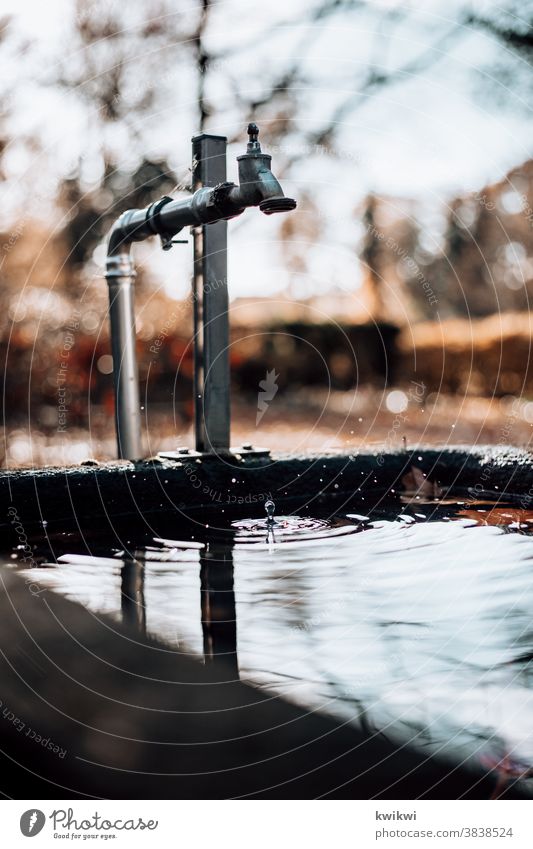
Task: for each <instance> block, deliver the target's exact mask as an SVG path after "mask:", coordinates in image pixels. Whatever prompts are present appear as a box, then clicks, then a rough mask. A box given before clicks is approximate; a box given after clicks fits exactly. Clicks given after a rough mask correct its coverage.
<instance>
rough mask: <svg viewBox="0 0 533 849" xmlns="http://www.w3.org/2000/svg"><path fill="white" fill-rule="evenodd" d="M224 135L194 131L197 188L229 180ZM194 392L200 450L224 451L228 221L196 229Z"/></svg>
mask: <svg viewBox="0 0 533 849" xmlns="http://www.w3.org/2000/svg"><path fill="white" fill-rule="evenodd" d="M226 147H227V139H226V137H225V136H213V135H208V134H207V133H202V134H201V135H198V136H194V137H193V140H192V154H193V163H194V168H193V187H194V188H195V189H199V188H205V187H214V186H217V185H222V184H224V183H225V181H226ZM193 294H194V350H195V356H194V366H195V368H194V394H195V420H196V421H195V439H196V450H197V451H210V452H212V453H215V454H216V453H225V452H227V451H228V450H229V445H230V416H231V412H230V368H229V316H228V311H229V297H228V224H227V222H226V221H217V222H216V223H215V224H209V225H205V224H204V225H202V226H201V227H196V228H195V230H194V279H193Z"/></svg>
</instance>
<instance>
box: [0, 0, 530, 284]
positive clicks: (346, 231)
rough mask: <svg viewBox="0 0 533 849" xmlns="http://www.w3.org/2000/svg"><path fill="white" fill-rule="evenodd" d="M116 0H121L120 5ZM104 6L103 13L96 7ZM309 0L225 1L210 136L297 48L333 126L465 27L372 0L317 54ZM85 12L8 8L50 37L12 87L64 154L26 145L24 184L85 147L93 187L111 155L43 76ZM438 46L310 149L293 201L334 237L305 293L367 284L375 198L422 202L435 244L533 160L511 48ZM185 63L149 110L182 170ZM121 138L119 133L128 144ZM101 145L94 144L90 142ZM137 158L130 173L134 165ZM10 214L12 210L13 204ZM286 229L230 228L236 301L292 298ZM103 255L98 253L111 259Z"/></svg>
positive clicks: (179, 259)
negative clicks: (490, 189) (377, 76)
mask: <svg viewBox="0 0 533 849" xmlns="http://www.w3.org/2000/svg"><path fill="white" fill-rule="evenodd" d="M89 2H90V0H89ZM113 2H114V0H108V4H107V5H109V4H111V5H112V3H113ZM93 5H95V6H96V7H97V6H98V2H96V3H94V4H93ZM309 6H310V4H309V2H307V0H305V1H304V0H292V2H291V3H290V4H287V3H283V2H281V0H271V2H270V3H268V4H253V14H251V13H250V12H251V6H250V3H249V2H244V0H223V2H220V3H217V4H216V5H215V12H214V15H213V19H212V25H211V29H210V35H209V37H210V41H211V44H212V46H213V47H214V49H216V50H218V49H224V50H226V49H227V48H230V57H231V58H230V59H229V60H225V62H227V65H226V66H225V67H224V68H223V69H221V73H220V74H219V75H218V78H217V74H216V73H215V74H214V75H213V76H212V80H211V81H210V86H211V88H210V89H209V90H208V91H209V93H210V96H211V97H212V99H213V100H214V101H216V103H217V105H218V110H217V112H216V113H215V115H214V117H213V120H212V123H211V125H210V127H209V129H210V130H211V131H213V132H218V133H226V134H228V135H233V134H234V133H235V131H236V129H237V128H238V127H239V126H240V123H241V122H242V115H241V114H240V112H239V110H238V108H236V105H235V102H234V99H233V97H232V92H231V89H230V88H229V87H228V84H227V79H226V78H227V76H228V75H229V76H232V77H233V78H235V79H237V80H238V82H239V85H240V87H241V88H243V89H244V90H245V91H246V92H247V93H250V92H258V91H261V88H262V86H263V85H264V84H265V81H268V79H270V76H269V75H270V73H272V72H274V71H275V70H276V69H277V68H281V67H283V65H284V63H286V62H287V61H288V60H289V59H290V57H292V56H294V55H298V51H299V50H301V51H302V57H303V58H302V61H303V64H304V68H305V71H306V76H307V84H306V86H305V87H304V88H303V89H302V91H301V92H299V98H300V103H301V109H300V116H299V123H300V128H301V127H302V126H303V127H305V126H309V127H313V126H316V125H317V124H320V123H321V122H322V121H323V119H324V118H326V117H327V115H328V114H330V111H331V108H332V106H333V105H334V104H335V103H338V102H340V100H342V99H343V98H345V97H346V96H347V95H349V94H350V93H353V92H354V91H357V87H358V83H359V82H360V80H361V79H362V75H363V73H364V72H365V69H367V68H368V67H369V66H372V67H375V68H376V69H378V70H380V71H388V70H391V69H395V68H396V69H397V68H401V67H403V66H404V65H405V63H407V62H409V61H411V60H412V59H414V58H415V57H417V56H418V55H420V54H422V53H423V52H424V51H427V50H428V49H429V48H430V47H432V46H434V45H435V44H437V43H438V39H437V38H436V36H437V35H438V34H440V33H442V32H444V31H447V30H448V29H449V28H452V27H453V26H454V22H455V20H456V11H457V9H458V8H459V6H460V4H459V3H458V2H456V0H446V2H443V0H426V2H409V0H403V2H402V3H400V2H396V0H373V2H370V3H369V4H368V9H367V10H366V11H363V12H361V13H358V14H357V15H355V14H345V15H344V16H336V17H335V18H332V19H331V20H328V21H327V22H321V23H320V25H319V26H318V27H317V26H316V25H315V26H314V29H315V32H314V33H313V41H312V46H311V47H310V48H309V49H307V48H304V47H302V45H303V44H304V42H305V41H306V39H307V38H308V37H309V29H310V27H309V26H308V25H307V24H306V25H304V24H303V23H302V20H303V17H304V15H305V12H306V11H308V10H309ZM474 6H475V7H476V9H477V10H478V11H482V10H483V8H484V7H491V6H494V4H493V3H492V2H489V0H487V2H483V0H479V2H477V3H475V4H474ZM74 8H75V4H74V2H73V0H47V3H46V4H43V3H42V2H38V0H27V2H25V3H24V4H21V3H19V2H16V0H4V2H3V11H4V12H8V13H11V14H12V15H13V23H12V26H13V27H15V28H16V31H17V33H18V34H19V35H20V37H21V38H22V37H28V38H30V39H32V40H34V41H35V42H36V43H37V45H38V54H37V55H38V65H39V66H38V67H37V66H36V67H35V68H32V67H31V66H27V67H26V68H25V69H24V72H23V73H22V74H21V73H20V69H19V68H17V67H4V68H2V78H3V79H4V85H6V84H7V85H9V86H11V87H12V88H13V91H15V92H16V100H17V116H16V121H17V124H16V127H17V129H19V130H22V131H23V132H27V133H28V134H31V132H32V131H37V132H38V133H39V135H40V136H41V137H42V138H43V139H44V143H45V148H46V150H47V151H48V153H49V154H51V155H50V156H49V162H48V164H47V166H46V168H43V167H42V161H41V162H36V161H32V158H31V155H29V154H28V152H27V151H21V150H18V151H17V149H16V148H13V150H12V151H11V152H9V154H8V157H7V165H8V170H9V171H10V174H11V176H12V185H15V184H16V182H17V181H18V180H25V179H28V175H31V179H32V180H34V181H35V185H36V186H37V185H38V181H43V180H46V178H47V171H48V172H50V171H51V172H53V173H55V174H57V175H59V174H61V172H62V171H64V170H65V169H68V168H69V167H74V166H75V165H76V163H77V162H78V161H79V157H80V155H81V156H82V158H83V167H84V169H85V172H86V174H87V175H88V176H87V179H88V181H89V182H90V180H91V178H94V179H97V177H98V171H99V167H100V164H101V163H100V161H99V159H98V156H96V155H93V153H91V143H90V141H91V133H92V132H93V128H92V126H91V121H90V118H89V119H88V117H87V114H86V112H85V111H84V110H83V109H82V108H81V107H80V106H79V104H78V103H77V102H76V99H75V97H73V96H70V95H69V93H64V92H62V93H61V94H59V93H58V92H57V91H53V90H49V89H46V87H44V88H43V85H42V83H43V80H44V79H45V78H46V71H47V68H48V67H50V66H51V65H52V64H53V62H54V60H55V59H57V57H58V56H60V57H61V58H64V57H65V55H68V52H69V46H68V40H67V39H66V35H67V33H68V31H69V29H68V24H69V18H71V16H72V14H73V13H74ZM395 8H401V9H403V10H406V9H407V10H409V15H408V16H407V18H406V20H405V21H403V22H402V21H401V20H400V21H399V22H397V23H396V25H395V26H393V27H390V28H389V29H387V28H384V26H383V13H385V12H387V11H389V12H390V11H391V10H394V9H395ZM176 9H179V13H180V14H181V15H185V16H186V15H187V14H188V12H187V3H181V2H176ZM378 13H379V14H378ZM273 24H276V25H277V26H276V28H275V30H273V29H272V27H273ZM249 42H253V43H254V47H253V49H251V50H248V51H247V50H237V48H238V47H239V46H241V47H242V45H246V44H247V43H249ZM232 48H233V51H232ZM304 49H307V52H306V53H304ZM434 50H435V51H436V52H437V53H439V52H441V53H442V56H440V58H439V61H438V62H437V63H435V65H434V66H433V67H432V68H430V69H429V70H427V71H425V72H423V73H422V74H420V75H410V74H402V75H401V77H400V79H399V80H398V81H397V82H396V83H394V84H393V85H390V86H387V87H385V88H383V90H382V91H381V92H380V93H379V94H377V95H376V96H374V97H372V98H370V99H368V100H365V101H364V102H363V103H362V104H361V105H359V107H358V108H357V109H356V110H355V111H354V112H353V113H352V114H349V115H348V116H347V117H346V118H345V119H344V121H343V123H342V125H341V126H339V128H338V133H337V139H336V149H337V155H336V156H335V158H334V159H332V158H330V157H328V156H326V155H324V154H323V153H320V152H318V153H317V152H314V153H313V151H308V150H302V151H301V155H300V156H299V157H298V161H297V162H296V164H295V165H294V166H293V168H292V169H291V171H290V173H289V175H288V176H286V177H285V178H284V180H283V185H284V188H285V189H286V193H287V194H289V195H292V196H295V197H296V198H298V195H299V194H301V193H302V192H305V193H307V194H310V195H311V196H312V197H313V200H314V201H315V203H316V204H317V205H318V207H319V208H320V211H321V220H320V233H321V235H320V236H319V238H318V240H317V244H315V245H314V246H312V247H310V250H309V256H310V260H311V262H310V265H311V267H312V273H310V274H309V275H308V277H307V279H306V280H305V281H300V283H299V282H298V280H296V281H295V280H294V279H293V280H292V285H293V288H295V290H296V291H299V286H300V289H302V291H303V292H304V293H312V292H314V291H316V292H320V291H325V290H327V289H328V288H329V287H330V286H331V285H335V284H338V283H339V281H346V284H347V285H349V286H354V285H357V283H358V273H357V271H356V270H355V269H354V250H355V243H356V240H357V234H358V222H357V220H356V217H355V218H354V209H356V208H357V206H358V204H360V203H361V201H362V199H363V198H364V196H365V195H366V194H367V193H368V192H369V191H375V192H378V193H380V194H384V195H387V196H392V197H396V196H397V197H408V198H415V199H416V201H417V202H418V203H419V205H420V210H421V214H422V215H423V216H425V217H424V222H423V224H425V226H427V228H428V236H429V240H431V239H433V240H434V241H435V244H437V243H438V238H439V227H442V222H443V220H444V219H443V216H444V214H445V212H446V205H447V203H448V202H449V200H450V199H451V198H452V197H453V196H454V194H456V193H459V192H464V191H474V190H477V189H479V188H480V187H481V186H483V185H485V184H486V183H488V182H490V181H493V180H496V179H500V178H501V177H503V175H504V174H505V173H506V171H508V170H509V169H510V168H512V167H513V166H515V165H517V164H519V163H520V162H522V161H524V160H526V159H528V158H529V157H530V156H531V155H532V146H531V139H532V133H531V130H532V111H531V104H530V103H529V102H527V100H526V99H525V97H524V95H525V92H523V91H522V90H521V89H520V87H513V89H512V90H507V89H505V86H504V84H503V78H500V77H499V76H498V75H497V74H496V75H495V76H493V70H494V67H497V65H498V63H501V61H502V60H503V59H504V58H505V57H504V55H503V53H504V48H503V47H502V45H501V44H499V43H497V42H496V41H494V39H493V38H492V37H490V36H488V35H485V34H481V33H479V32H472V31H466V30H465V31H463V32H460V33H459V35H458V37H457V39H455V40H454V42H453V45H452V46H451V47H450V48H449V49H448V47H446V48H445V49H441V48H440V47H438V46H437V47H434ZM156 68H157V64H156ZM176 70H177V76H176V77H175V78H174V77H172V76H171V77H168V75H167V78H166V79H165V84H166V86H167V89H165V93H164V94H162V97H161V102H160V103H159V105H158V109H157V111H156V112H155V113H154V114H153V115H152V116H150V120H149V122H148V124H149V126H148V127H147V128H146V129H147V133H146V138H147V141H146V145H147V152H148V153H150V154H152V155H158V154H161V155H166V156H169V155H170V160H171V162H172V164H173V165H174V167H175V169H176V171H177V172H178V173H183V171H184V170H186V167H187V165H188V160H189V155H190V154H189V150H190V136H191V134H192V133H193V132H194V131H195V127H194V108H195V102H194V89H193V81H192V80H191V81H188V79H187V76H186V74H184V73H183V70H178V69H176ZM491 93H496V94H498V97H494V98H493V97H491V96H490V95H491ZM123 142H124V138H123V135H121V133H120V132H118V131H117V138H116V143H117V144H122V143H123ZM298 145H300V147H301V141H299V137H298V134H297V133H293V134H292V135H289V136H288V137H287V139H286V141H285V142H284V149H282V150H279V151H277V152H273V153H274V161H273V170H274V172H275V171H276V164H277V163H279V167H282V165H283V162H284V157H285V154H286V153H294V151H295V150H296V151H298V149H299V148H298ZM126 147H127V145H126ZM96 148H97V145H96V144H95V145H93V147H92V150H93V151H94V150H96ZM239 152H240V151H239V150H238V149H236V148H230V150H229V158H228V161H229V168H228V170H229V172H230V174H229V177H230V179H231V178H232V177H234V176H235V166H234V164H232V163H233V162H234V156H235V154H237V153H239ZM131 164H132V166H133V163H131ZM124 166H125V167H128V162H127V161H125V163H124ZM48 176H49V175H48ZM48 184H49V182H48ZM46 191H47V190H46V183H45V185H44V187H43V188H42V190H41V195H42V196H43V197H44V198H45V197H46ZM4 207H5V209H8V208H9V198H8V203H7V205H6V204H4ZM277 227H278V223H277V222H276V220H275V217H273V218H272V219H270V220H269V219H267V218H266V217H264V216H262V215H260V214H259V213H256V212H255V211H248V212H247V213H246V220H245V221H244V220H243V221H239V222H232V223H231V224H230V234H231V236H230V238H231V254H230V271H231V278H230V279H231V294H232V297H236V296H239V295H251V294H257V293H259V292H261V293H262V292H264V291H265V287H268V290H270V291H273V292H274V291H280V290H281V289H283V288H284V287H285V286H286V285H287V283H288V276H287V272H286V269H285V267H284V263H283V256H282V251H281V245H280V242H279V238H278V230H277ZM359 229H360V228H359ZM102 250H103V249H101V250H100V253H99V254H97V256H96V260H97V261H101V258H102V256H101V255H102ZM177 253H179V256H177ZM150 262H151V264H152V266H153V268H154V269H155V273H156V274H158V275H159V276H160V279H161V281H162V285H164V286H165V287H166V288H168V290H169V291H171V292H173V293H174V294H183V292H184V291H185V290H186V287H187V285H188V283H187V280H188V267H189V266H188V264H189V263H190V255H188V252H187V250H186V249H181V248H180V249H177V250H176V251H172V252H170V254H169V255H168V256H167V255H162V254H161V252H160V251H159V252H157V254H156V253H155V252H153V255H151V259H150ZM251 268H254V273H253V274H250V269H251ZM341 285H342V282H341Z"/></svg>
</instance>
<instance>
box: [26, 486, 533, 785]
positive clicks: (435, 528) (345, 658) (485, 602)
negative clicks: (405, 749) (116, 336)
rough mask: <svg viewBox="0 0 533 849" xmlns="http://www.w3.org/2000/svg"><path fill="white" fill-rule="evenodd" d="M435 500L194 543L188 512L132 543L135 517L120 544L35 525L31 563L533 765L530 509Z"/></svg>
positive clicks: (116, 609) (312, 680)
mask: <svg viewBox="0 0 533 849" xmlns="http://www.w3.org/2000/svg"><path fill="white" fill-rule="evenodd" d="M442 504H446V507H444V506H443V507H441V508H440V510H439V509H437V508H436V507H434V505H433V506H428V505H423V506H421V502H418V503H415V504H414V505H411V506H408V507H405V505H404V506H400V505H399V504H398V505H397V510H396V512H395V513H394V515H392V514H391V513H390V511H389V512H388V513H382V514H381V516H382V517H381V518H378V519H377V520H376V518H375V516H376V513H372V511H370V513H368V512H365V513H364V514H355V513H351V514H348V515H345V516H340V517H336V519H335V520H334V521H326V520H324V519H319V518H306V519H305V520H299V519H297V518H296V517H278V518H276V519H275V521H274V524H273V526H272V525H271V521H270V519H269V518H265V519H253V520H252V519H250V520H244V521H240V522H237V523H234V525H233V526H232V527H228V528H227V529H226V530H225V531H222V530H221V529H213V528H212V527H211V528H207V529H206V528H204V529H203V534H201V533H200V531H199V529H198V527H196V528H195V534H194V535H195V540H194V542H188V541H187V536H191V534H190V533H189V534H187V532H186V531H184V530H183V528H181V529H180V532H179V535H178V534H176V539H175V540H173V539H171V538H170V539H169V538H168V531H167V533H166V534H164V533H163V534H162V535H161V536H159V535H158V533H157V531H154V534H153V535H152V537H151V541H150V543H149V544H148V543H147V541H146V539H144V538H143V539H139V541H138V542H137V541H136V539H135V536H134V534H133V532H132V530H131V528H130V529H129V536H128V539H127V543H128V545H127V546H126V544H124V550H123V551H122V550H116V548H115V549H114V550H113V548H112V547H111V545H110V544H107V545H106V542H105V540H101V539H99V540H98V542H97V543H94V544H92V545H91V543H90V542H87V539H85V541H84V542H83V543H82V542H81V541H80V539H79V537H76V538H74V537H68V536H66V535H65V534H64V533H63V534H57V535H56V536H55V537H49V539H48V540H47V549H45V547H44V544H43V542H42V541H40V542H39V541H38V540H37V541H34V542H35V543H36V545H37V549H36V557H38V555H39V551H40V550H41V558H42V559H43V560H44V554H42V552H44V551H45V550H47V559H46V562H43V563H42V567H43V568H41V569H38V570H37V572H38V580H39V582H40V583H41V584H43V585H45V586H48V587H51V588H54V589H57V590H58V591H60V592H62V593H64V594H65V595H67V596H69V597H70V598H73V599H76V600H78V601H80V602H82V603H83V604H86V605H87V606H89V607H90V608H91V609H94V610H95V611H103V610H105V611H107V612H111V613H113V614H114V615H116V616H117V618H119V617H120V618H122V620H124V621H125V622H127V623H128V624H129V625H130V626H133V627H135V628H136V629H137V630H139V631H141V632H142V631H145V630H147V631H148V632H150V633H153V634H156V635H158V636H159V637H161V638H163V639H164V640H166V641H167V642H168V643H170V644H171V645H173V646H175V647H178V648H179V649H180V650H181V651H187V652H190V653H193V654H195V655H200V656H202V657H203V658H204V659H205V662H208V663H210V664H213V666H214V668H215V669H216V670H219V672H220V675H221V677H229V678H236V677H238V676H239V675H240V677H241V678H243V679H245V680H248V681H253V682H254V683H255V684H256V685H257V686H260V687H262V688H265V689H267V690H269V691H272V692H276V693H280V694H282V695H283V696H285V697H286V698H289V699H292V700H294V701H296V702H298V703H299V704H303V705H306V706H308V707H310V708H312V709H320V710H323V711H326V712H329V713H331V714H335V715H337V716H339V717H341V718H342V719H344V720H349V721H352V722H356V723H363V724H364V725H365V726H366V727H367V728H368V727H371V728H375V729H379V730H380V731H381V732H383V733H387V734H390V735H391V736H394V737H396V738H397V737H398V736H399V737H400V738H402V739H404V740H411V741H416V742H417V743H419V744H421V745H424V746H425V747H429V748H430V749H431V750H432V751H435V752H440V751H443V750H445V751H447V752H450V751H453V752H454V753H455V754H456V755H459V756H469V757H475V758H476V760H478V761H479V762H481V763H484V764H485V765H486V766H487V768H491V767H493V766H494V764H495V763H496V764H497V763H498V762H500V761H501V760H502V759H503V761H504V762H505V763H506V764H507V765H509V764H510V765H511V766H509V769H511V768H512V769H514V770H515V774H522V773H523V772H524V771H526V770H527V769H528V768H529V766H530V765H533V732H532V718H533V690H532V688H531V683H532V677H533V625H532V621H531V620H532V611H533V537H532V536H530V535H529V530H530V528H533V516H532V514H531V513H526V512H524V511H519V510H516V509H515V508H512V509H509V510H507V509H506V508H505V507H504V506H501V505H499V506H498V507H497V508H494V509H493V508H492V506H491V505H486V504H485V505H478V506H472V505H469V506H468V509H467V510H465V506H464V505H461V504H450V501H449V500H448V501H447V502H442ZM398 510H401V513H398ZM433 515H435V516H436V520H430V519H431V518H432V516H433ZM199 537H200V539H199ZM272 537H273V538H274V540H273V538H272ZM287 540H289V541H290V544H289V542H287ZM114 544H115V545H116V540H115V543H114ZM39 546H41V549H40V548H39ZM126 550H127V552H128V553H127V554H126V553H125V552H126ZM50 551H52V554H53V557H52V558H50ZM104 555H105V556H104ZM45 567H46V568H45ZM21 571H23V570H21ZM35 574H36V570H35V569H34V570H32V578H33V580H35Z"/></svg>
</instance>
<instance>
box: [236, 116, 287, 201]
mask: <svg viewBox="0 0 533 849" xmlns="http://www.w3.org/2000/svg"><path fill="white" fill-rule="evenodd" d="M258 136H259V127H258V126H257V124H253V123H252V124H248V138H249V141H248V145H247V147H246V153H243V154H242V156H238V157H237V162H238V163H239V186H238V187H235V192H234V194H233V198H234V200H235V202H238V201H240V203H241V204H242V206H258V207H259V209H260V210H261V212H264V213H265V215H272V214H273V213H274V212H290V210H291V209H295V207H296V201H295V200H294V199H293V198H288V197H285V195H284V193H283V189H282V188H281V186H280V184H279V182H278V180H277V179H276V178H275V176H274V174H273V173H272V170H271V167H270V163H271V162H272V157H271V156H269V155H268V154H267V153H263V152H262V150H261V145H260V143H259V139H258ZM230 197H231V194H230Z"/></svg>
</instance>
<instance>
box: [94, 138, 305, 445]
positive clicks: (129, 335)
mask: <svg viewBox="0 0 533 849" xmlns="http://www.w3.org/2000/svg"><path fill="white" fill-rule="evenodd" d="M258 133H259V129H258V127H257V125H256V124H249V125H248V135H249V141H248V145H247V148H246V153H245V154H243V155H242V156H238V157H237V161H238V167H239V185H238V186H237V185H236V184H235V183H228V182H226V175H225V145H226V139H225V138H223V137H221V136H218V137H216V136H205V135H204V136H200V137H197V139H200V140H201V139H211V140H214V139H218V150H217V153H216V155H215V160H213V163H214V164H213V165H209V162H208V163H207V164H205V163H204V171H203V174H202V180H200V182H202V183H203V185H201V186H200V188H198V189H197V190H196V191H195V192H194V194H193V195H192V196H191V197H188V198H185V199H181V200H172V198H170V197H163V198H161V200H158V201H156V202H155V203H152V204H150V206H148V207H146V208H145V209H129V210H127V211H126V212H124V213H123V214H122V215H121V216H120V217H119V218H118V219H117V220H116V221H115V223H114V225H113V227H112V229H111V233H110V236H109V243H108V250H107V264H106V279H107V282H108V285H109V316H110V320H111V345H112V351H113V380H114V386H115V420H116V430H117V443H118V456H119V457H123V458H126V459H130V460H137V459H139V458H140V457H141V456H142V443H141V423H140V405H139V384H138V372H137V358H136V353H135V318H134V309H133V280H134V277H135V271H134V268H133V265H132V261H131V256H130V249H131V244H132V243H133V242H140V241H142V240H144V239H146V238H148V237H149V236H154V235H158V236H159V237H160V239H161V244H162V247H163V250H169V249H170V248H171V247H172V244H173V239H174V237H175V236H176V234H177V233H179V231H180V230H182V229H183V228H184V227H194V228H200V232H201V237H202V241H201V247H200V248H199V247H198V246H199V245H200V242H198V241H197V240H196V238H195V277H196V278H197V280H198V279H199V277H200V276H201V278H202V281H203V282H202V291H201V293H198V291H196V294H201V296H202V303H201V305H200V304H199V303H196V302H195V322H196V326H197V330H200V324H201V341H202V345H203V350H202V355H201V356H200V355H199V349H197V350H195V365H196V368H195V373H196V377H195V381H196V383H197V392H196V393H195V394H196V395H200V396H201V398H200V399H198V398H195V411H196V444H197V447H199V449H200V450H204V451H205V450H207V451H211V452H215V453H216V452H218V451H222V452H224V451H227V450H228V449H229V430H230V407H229V361H228V345H229V319H228V293H227V265H226V262H227V260H226V257H227V232H226V227H227V225H226V222H227V221H228V220H229V219H230V218H234V217H235V216H237V215H240V214H241V213H242V212H244V210H245V208H246V207H248V206H258V207H259V209H260V210H261V211H262V212H264V213H265V214H266V215H271V214H273V213H276V212H287V211H289V210H291V209H294V208H295V206H296V201H295V200H293V199H292V198H286V197H285V196H284V194H283V190H282V188H281V186H280V184H279V183H278V181H277V180H276V178H275V177H274V175H273V174H272V171H271V170H270V163H271V157H270V156H268V154H265V153H262V151H261V146H260V144H259V141H258ZM194 144H195V140H193V149H194ZM198 144H200V142H198ZM221 145H222V147H223V151H222V149H221ZM200 146H201V144H200ZM215 146H216V145H215ZM222 157H223V167H222ZM208 160H209V157H208ZM216 162H218V165H216ZM215 166H216V167H215ZM206 175H210V176H208V177H207V178H206ZM213 183H214V185H213ZM205 225H210V227H206V226H205ZM200 265H201V275H200V271H199V268H200ZM196 290H198V285H197V286H196ZM198 343H199V339H198V338H196V337H195V348H196V346H197V344H198ZM200 373H201V377H200ZM202 382H203V387H202ZM198 387H200V389H199V388H198ZM200 417H201V419H202V421H199V419H200Z"/></svg>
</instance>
